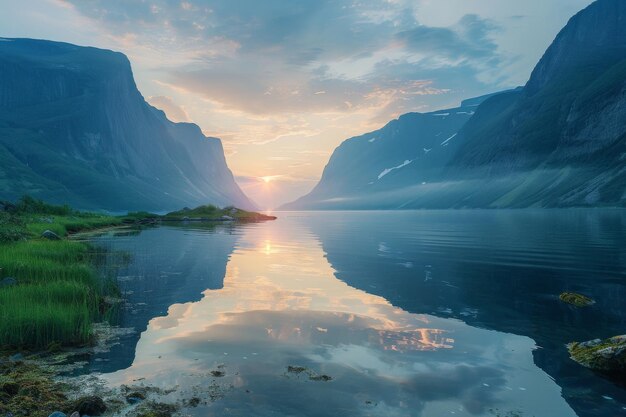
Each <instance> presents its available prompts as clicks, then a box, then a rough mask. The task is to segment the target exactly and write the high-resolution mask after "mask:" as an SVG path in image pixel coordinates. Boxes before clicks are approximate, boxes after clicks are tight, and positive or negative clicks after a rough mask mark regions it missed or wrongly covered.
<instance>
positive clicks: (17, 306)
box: [0, 197, 271, 349]
mask: <svg viewBox="0 0 626 417" xmlns="http://www.w3.org/2000/svg"><path fill="white" fill-rule="evenodd" d="M0 203H2V204H0V209H2V207H4V208H5V210H6V211H0V280H1V279H3V278H5V277H12V278H15V279H16V280H17V285H13V286H7V287H0V348H2V347H4V348H12V349H23V348H28V349H42V348H46V347H47V346H49V345H51V344H61V345H66V346H69V345H82V344H85V343H88V342H89V341H90V335H91V324H92V323H93V321H95V320H101V319H103V318H104V316H105V314H107V312H106V311H103V310H104V309H103V308H101V306H103V305H104V303H103V300H104V297H105V296H107V295H113V296H118V295H119V293H118V288H117V286H116V285H115V283H114V282H113V281H112V280H105V279H99V278H98V277H97V276H96V275H95V272H94V268H93V265H94V263H95V262H96V261H97V254H94V253H92V251H91V248H90V247H89V246H88V245H87V244H85V243H82V242H77V241H70V240H67V239H61V240H47V239H44V238H42V237H41V234H42V232H44V231H45V230H50V231H52V232H54V233H56V234H57V235H59V236H60V237H62V238H63V237H65V236H67V235H68V234H71V233H75V232H79V231H84V230H92V229H98V228H102V227H108V226H117V225H121V224H124V223H129V222H131V223H141V222H142V221H144V220H147V219H169V220H182V219H183V217H189V218H194V219H208V220H213V219H215V220H218V219H221V217H222V216H229V217H232V218H233V219H234V220H241V221H247V220H250V221H252V220H268V219H271V217H268V216H264V215H262V214H259V213H252V212H247V211H244V210H239V209H236V208H234V207H226V208H223V209H221V208H218V207H216V206H212V205H207V206H200V207H197V208H195V209H193V210H192V209H185V210H181V211H178V212H172V213H170V214H168V215H167V216H165V217H161V216H158V215H156V214H152V213H145V212H136V213H129V214H127V215H126V216H120V217H111V216H106V215H101V214H94V213H84V212H78V211H75V210H73V209H71V208H70V207H68V206H53V205H50V204H46V203H44V202H42V201H40V200H36V199H33V198H30V197H23V198H22V199H21V200H19V201H18V202H17V203H14V204H13V203H6V202H0Z"/></svg>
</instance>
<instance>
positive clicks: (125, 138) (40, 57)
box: [0, 39, 253, 211]
mask: <svg viewBox="0 0 626 417" xmlns="http://www.w3.org/2000/svg"><path fill="white" fill-rule="evenodd" d="M0 161H1V162H2V164H0V198H5V199H7V198H8V199H13V198H16V197H19V196H20V195H22V194H25V193H28V194H31V195H33V196H36V197H40V198H44V199H46V200H50V201H56V202H68V203H70V204H72V205H75V206H77V207H81V208H91V209H93V208H97V209H107V210H113V211H115V210H135V209H149V210H170V209H174V208H180V207H182V206H187V205H195V204H196V205H197V204H205V203H213V204H218V205H227V204H234V205H237V206H241V207H248V208H252V207H253V204H252V203H251V202H250V201H249V200H248V198H247V197H246V196H245V195H244V194H243V193H242V192H241V190H240V189H239V187H238V186H237V185H236V183H235V181H234V179H233V176H232V173H231V172H230V170H229V169H228V166H227V165H226V161H225V158H224V152H223V149H222V145H221V142H220V140H219V139H216V138H209V137H205V136H204V135H203V134H202V132H201V131H200V129H199V128H198V127H197V126H196V125H192V124H181V123H173V122H171V121H169V120H168V119H167V118H166V117H165V114H164V113H163V112H162V111H160V110H158V109H155V108H154V107H152V106H150V105H149V104H147V103H146V102H145V100H144V99H143V97H142V95H141V93H140V92H139V91H138V90H137V87H136V85H135V82H134V79H133V75H132V71H131V67H130V63H129V61H128V59H127V58H126V57H125V56H124V55H123V54H121V53H116V52H112V51H107V50H101V49H96V48H87V47H79V46H75V45H70V44H66V43H58V42H50V41H41V40H32V39H2V40H0Z"/></svg>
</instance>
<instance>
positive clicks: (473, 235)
mask: <svg viewBox="0 0 626 417" xmlns="http://www.w3.org/2000/svg"><path fill="white" fill-rule="evenodd" d="M625 237H626V212H624V211H619V210H545V211H529V210H528V211H419V212H331V213H279V219H278V220H277V221H275V222H266V223H259V224H248V225H241V226H235V225H215V226H207V227H198V226H193V225H189V226H180V227H171V226H164V227H159V228H154V229H147V230H144V231H142V232H141V233H138V234H137V233H133V234H128V233H124V234H122V235H121V236H113V234H108V235H106V236H102V237H99V238H97V239H95V242H96V244H97V245H100V246H104V247H107V248H109V249H110V250H112V251H123V252H126V253H129V254H130V255H131V256H130V260H128V261H126V262H121V263H120V261H119V257H116V256H110V257H109V258H110V259H109V261H108V262H107V263H105V265H104V266H103V271H104V272H109V273H110V272H113V273H115V274H116V275H117V276H118V277H119V279H120V284H121V286H122V288H123V290H124V291H125V297H126V298H127V299H128V301H129V304H128V308H127V309H126V310H124V311H123V312H122V315H121V317H120V324H121V325H122V326H125V327H132V328H135V329H136V330H137V332H136V333H134V334H131V335H128V336H126V337H123V338H122V339H121V341H120V344H119V345H117V346H115V347H114V348H113V350H112V351H111V352H109V353H101V354H97V355H95V356H94V357H93V358H91V363H90V367H91V370H92V371H97V372H102V373H103V374H104V378H106V379H107V380H108V381H109V382H110V383H111V384H114V385H115V384H123V383H127V384H128V383H136V382H137V381H141V383H145V384H149V385H155V386H160V387H163V388H170V387H174V386H176V387H178V390H177V391H176V392H175V393H172V394H171V399H172V400H175V399H176V398H183V397H186V398H189V397H193V396H196V397H199V398H201V399H202V400H203V403H201V404H200V405H199V406H198V407H197V408H188V409H185V410H184V411H185V413H187V414H191V415H197V416H226V415H228V416H251V415H254V416H447V415H454V416H495V415H499V416H509V417H513V416H537V417H539V416H550V417H560V416H564V417H566V416H576V415H578V416H619V415H626V389H624V387H620V386H618V385H616V384H614V383H613V382H611V381H609V380H607V379H604V378H602V377H600V376H598V375H596V374H594V373H593V372H591V371H589V370H587V369H585V368H583V367H581V366H579V365H578V364H576V363H575V362H573V361H571V360H570V359H569V357H568V354H567V350H566V348H565V344H566V343H567V342H570V341H583V340H589V339H593V338H598V337H599V338H604V337H609V336H613V335H617V334H624V333H626V301H625V300H626V247H625V246H624V243H625V241H626V239H625ZM563 291H576V292H582V293H584V294H587V295H589V296H591V297H593V298H595V299H596V300H597V303H596V304H595V305H594V306H592V307H589V308H585V309H576V308H574V307H572V306H569V305H565V304H563V303H561V302H560V301H559V300H558V295H559V294H560V293H561V292H563ZM289 366H291V367H302V369H304V370H302V369H300V368H291V370H292V372H289V368H288V367H289ZM301 370H302V371H301ZM295 371H301V372H300V373H298V372H295ZM212 372H213V373H212ZM221 372H223V373H224V375H223V376H220V375H221ZM327 377H330V378H332V379H331V380H325V379H328V378H327ZM204 401H206V403H204Z"/></svg>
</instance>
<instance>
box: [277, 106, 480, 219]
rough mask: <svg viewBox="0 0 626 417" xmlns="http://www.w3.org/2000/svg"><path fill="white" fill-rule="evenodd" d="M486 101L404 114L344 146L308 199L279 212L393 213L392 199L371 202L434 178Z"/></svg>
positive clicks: (340, 148)
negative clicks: (371, 210) (357, 210)
mask: <svg viewBox="0 0 626 417" xmlns="http://www.w3.org/2000/svg"><path fill="white" fill-rule="evenodd" d="M486 98H488V96H485V97H481V98H477V99H473V100H467V101H466V102H464V104H465V106H461V107H458V108H453V109H446V110H440V111H436V112H431V113H407V114H404V115H402V116H400V117H399V118H398V119H396V120H393V121H391V122H389V123H388V124H387V125H385V126H384V127H383V128H382V129H379V130H376V131H374V132H370V133H366V134H365V135H362V136H357V137H353V138H350V139H348V140H346V141H344V142H343V143H342V144H341V145H340V146H339V147H338V148H337V149H336V150H335V152H334V153H333V155H332V156H331V158H330V161H329V162H328V165H327V166H326V168H325V169H324V173H323V174H322V178H321V180H320V182H319V183H318V184H317V186H316V187H315V188H314V189H313V190H312V191H311V193H310V194H308V195H306V196H304V197H302V198H301V199H299V200H297V201H295V202H293V203H290V204H289V205H286V206H284V207H283V209H299V208H303V207H306V208H310V209H325V208H330V207H332V208H336V209H341V208H353V205H354V204H355V201H358V204H359V208H393V204H395V201H394V200H393V199H388V198H382V199H376V198H371V197H373V196H375V195H379V194H380V193H383V194H385V193H389V192H393V191H395V190H399V191H400V192H402V191H403V190H404V189H405V187H408V186H411V185H413V184H415V183H416V182H419V183H422V182H426V181H430V180H431V179H432V178H434V177H437V176H438V175H439V174H440V171H441V168H442V167H443V166H445V164H446V163H447V162H448V161H449V160H450V159H451V158H452V157H453V156H454V150H455V149H456V148H457V146H458V142H457V140H456V136H457V134H458V132H459V130H460V129H461V128H462V127H463V126H464V125H465V123H466V122H467V121H468V120H469V119H470V118H471V116H472V115H473V114H474V111H475V110H476V107H477V106H478V105H479V104H480V103H481V102H482V101H483V100H485V99H486ZM361 196H365V198H361ZM387 203H390V204H392V205H391V206H387Z"/></svg>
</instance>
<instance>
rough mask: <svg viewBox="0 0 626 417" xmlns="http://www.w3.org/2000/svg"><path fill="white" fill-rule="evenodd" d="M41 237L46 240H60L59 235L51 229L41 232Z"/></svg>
mask: <svg viewBox="0 0 626 417" xmlns="http://www.w3.org/2000/svg"><path fill="white" fill-rule="evenodd" d="M41 237H43V238H45V239H48V240H61V238H60V237H59V235H57V234H56V233H54V232H53V231H52V230H46V231H44V232H43V233H42V234H41Z"/></svg>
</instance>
